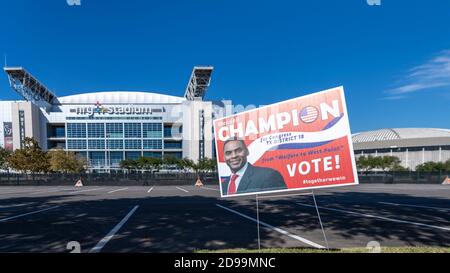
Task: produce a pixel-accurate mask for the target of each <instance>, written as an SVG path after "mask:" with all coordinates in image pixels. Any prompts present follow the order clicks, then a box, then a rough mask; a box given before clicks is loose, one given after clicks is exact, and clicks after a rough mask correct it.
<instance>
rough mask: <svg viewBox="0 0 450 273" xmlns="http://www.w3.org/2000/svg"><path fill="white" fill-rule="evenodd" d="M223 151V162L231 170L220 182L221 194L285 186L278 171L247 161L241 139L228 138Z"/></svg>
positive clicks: (268, 189)
mask: <svg viewBox="0 0 450 273" xmlns="http://www.w3.org/2000/svg"><path fill="white" fill-rule="evenodd" d="M223 151H224V158H225V163H226V164H227V165H228V167H229V168H230V170H231V176H230V177H229V178H228V179H226V180H225V181H223V182H222V194H223V195H232V194H239V193H249V192H259V191H270V190H280V189H286V188H287V187H286V183H285V182H284V179H283V177H282V176H281V174H280V173H279V172H278V171H276V170H274V169H271V168H263V167H256V166H253V165H252V164H250V163H248V162H247V156H248V155H249V152H248V149H247V146H246V145H245V143H244V141H243V140H242V139H238V138H230V139H228V140H227V141H225V143H224V145H223Z"/></svg>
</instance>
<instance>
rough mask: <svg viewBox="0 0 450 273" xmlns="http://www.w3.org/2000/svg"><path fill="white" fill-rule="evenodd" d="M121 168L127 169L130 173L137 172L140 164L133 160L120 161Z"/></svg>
mask: <svg viewBox="0 0 450 273" xmlns="http://www.w3.org/2000/svg"><path fill="white" fill-rule="evenodd" d="M120 168H122V169H126V170H128V171H130V170H135V169H137V168H138V162H137V161H136V160H133V159H125V160H122V161H120Z"/></svg>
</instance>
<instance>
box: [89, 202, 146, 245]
mask: <svg viewBox="0 0 450 273" xmlns="http://www.w3.org/2000/svg"><path fill="white" fill-rule="evenodd" d="M138 208H139V206H138V205H136V206H134V208H133V209H132V210H131V211H130V212H128V214H127V215H126V216H125V218H123V219H122V221H120V222H119V223H118V224H117V225H116V226H115V227H114V228H113V229H112V230H111V231H110V232H109V233H108V234H107V235H106V236H105V237H104V238H103V239H101V240H100V242H98V243H97V245H96V246H94V247H93V248H92V249H91V250H90V251H89V253H98V252H100V251H101V250H102V248H103V247H104V246H105V245H106V244H107V243H108V242H109V240H111V239H112V238H113V237H114V235H115V234H116V233H117V232H118V231H119V230H120V228H121V227H122V226H123V225H124V224H125V223H126V222H127V221H128V219H130V217H131V215H133V213H134V212H135V211H136V210H137V209H138Z"/></svg>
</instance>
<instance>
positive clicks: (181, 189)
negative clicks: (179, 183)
mask: <svg viewBox="0 0 450 273" xmlns="http://www.w3.org/2000/svg"><path fill="white" fill-rule="evenodd" d="M176 188H177V189H179V190H180V191H184V192H188V191H187V190H185V189H183V188H180V187H176Z"/></svg>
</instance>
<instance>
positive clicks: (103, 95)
mask: <svg viewBox="0 0 450 273" xmlns="http://www.w3.org/2000/svg"><path fill="white" fill-rule="evenodd" d="M185 100H186V99H185V98H183V97H176V96H170V95H163V94H158V93H149V92H127V91H112V92H95V93H84V94H78V95H71V96H65V97H59V98H58V102H59V103H60V104H95V103H97V102H100V103H101V104H150V103H151V104H174V103H181V102H183V101H185Z"/></svg>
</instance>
